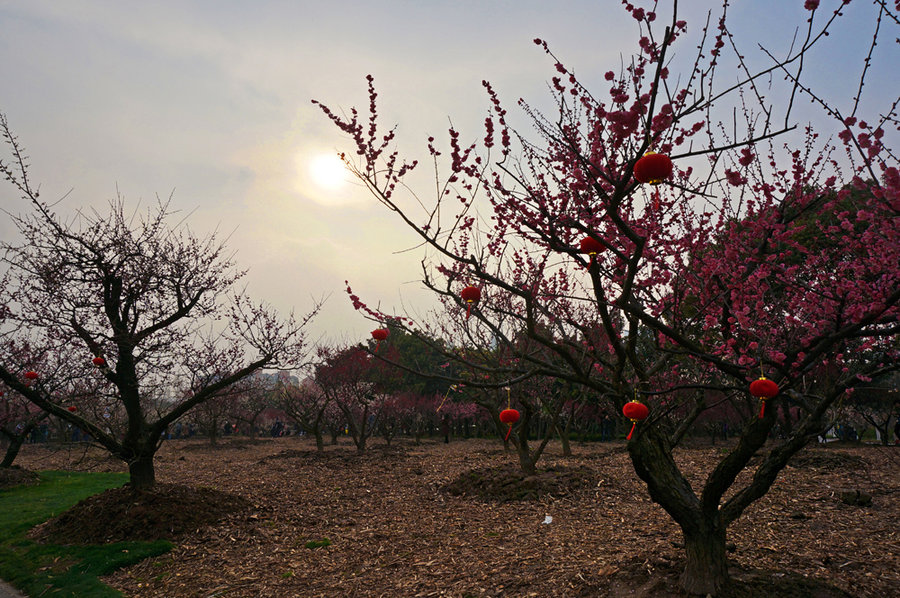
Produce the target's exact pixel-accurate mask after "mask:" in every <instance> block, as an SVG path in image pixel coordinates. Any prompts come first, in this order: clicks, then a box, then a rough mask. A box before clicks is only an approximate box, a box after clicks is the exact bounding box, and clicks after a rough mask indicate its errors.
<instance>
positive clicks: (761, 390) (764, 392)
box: [750, 376, 778, 419]
mask: <svg viewBox="0 0 900 598" xmlns="http://www.w3.org/2000/svg"><path fill="white" fill-rule="evenodd" d="M750 394H752V395H753V396H754V397H756V398H758V399H759V400H760V401H762V406H761V407H760V408H759V419H762V418H763V416H764V415H765V414H766V401H768V400H769V399H771V398H774V397H775V396H776V395H777V394H778V385H777V384H775V383H774V382H772V381H771V380H769V379H768V378H766V377H765V376H760V377H759V380H754V381H753V382H751V383H750Z"/></svg>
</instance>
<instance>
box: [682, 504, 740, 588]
mask: <svg viewBox="0 0 900 598" xmlns="http://www.w3.org/2000/svg"><path fill="white" fill-rule="evenodd" d="M716 519H719V518H718V517H716ZM682 531H683V533H684V549H685V556H686V559H685V566H684V573H682V574H681V587H682V588H684V590H685V591H686V592H687V593H688V594H697V595H700V596H719V595H720V594H721V593H722V592H723V591H724V590H725V589H726V588H727V587H728V586H729V585H730V583H731V578H730V577H729V575H728V560H727V558H726V556H725V526H724V525H722V524H721V522H718V521H717V522H715V523H710V522H703V523H702V524H701V525H699V526H697V528H696V529H691V528H682Z"/></svg>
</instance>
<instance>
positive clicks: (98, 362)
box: [91, 355, 106, 368]
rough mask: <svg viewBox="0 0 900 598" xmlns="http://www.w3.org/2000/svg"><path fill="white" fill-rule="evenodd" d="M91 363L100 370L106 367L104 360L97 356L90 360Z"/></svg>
mask: <svg viewBox="0 0 900 598" xmlns="http://www.w3.org/2000/svg"><path fill="white" fill-rule="evenodd" d="M91 363H93V364H94V365H95V366H97V367H98V368H102V367H103V366H105V365H106V360H105V359H103V358H102V357H100V356H99V355H98V356H97V357H95V358H93V359H92V360H91Z"/></svg>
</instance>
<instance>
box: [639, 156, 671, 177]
mask: <svg viewBox="0 0 900 598" xmlns="http://www.w3.org/2000/svg"><path fill="white" fill-rule="evenodd" d="M672 170H673V168H672V160H670V159H669V156H666V155H665V154H657V153H655V152H647V153H646V154H644V155H643V157H642V158H641V159H640V160H638V161H637V162H635V164H634V178H635V179H636V180H637V182H639V183H650V184H651V185H658V184H660V183H661V182H663V181H664V180H666V179H667V178H669V177H670V176H672Z"/></svg>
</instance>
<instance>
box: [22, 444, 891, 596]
mask: <svg viewBox="0 0 900 598" xmlns="http://www.w3.org/2000/svg"><path fill="white" fill-rule="evenodd" d="M396 442H397V441H395V444H396ZM548 450H549V455H548V456H547V457H546V458H545V459H544V460H542V461H541V463H540V465H541V466H542V467H543V470H544V471H543V472H542V473H540V474H539V475H537V476H532V477H530V478H524V479H523V478H522V477H521V476H520V475H518V474H517V471H516V468H515V463H516V460H515V457H514V455H513V454H507V453H504V451H503V450H502V446H501V445H500V444H499V442H498V441H482V440H469V441H458V442H453V443H451V444H449V445H444V444H441V443H436V442H435V443H425V444H423V445H421V446H415V445H413V444H412V443H411V442H409V443H401V444H400V445H399V446H397V447H392V448H387V447H384V446H379V445H377V444H376V445H375V446H373V447H372V448H371V450H370V452H369V453H368V454H365V455H361V456H360V455H357V454H356V453H355V450H354V449H353V448H352V447H351V446H350V445H349V444H346V443H345V444H341V445H339V446H334V447H328V448H327V450H326V452H325V453H324V454H318V453H316V452H315V450H314V446H313V445H312V443H310V442H308V441H306V440H304V439H297V438H282V439H277V440H269V439H267V440H261V441H259V442H256V443H253V442H248V441H246V440H243V439H232V440H230V441H229V442H228V443H222V444H220V446H219V447H217V448H215V449H210V448H209V447H208V446H207V445H205V444H204V443H203V442H202V441H175V442H169V443H167V444H166V445H165V446H164V447H163V449H162V450H161V452H160V454H159V456H158V459H157V479H158V480H159V481H160V482H161V483H162V490H163V492H162V493H161V496H158V497H155V498H150V497H145V499H144V502H141V503H138V502H137V499H136V498H135V497H133V496H131V495H129V494H128V493H126V492H121V491H120V492H119V494H115V493H113V494H110V495H107V496H106V497H103V498H100V499H96V501H95V502H94V503H90V502H88V503H86V504H85V505H82V506H81V507H80V508H81V509H83V513H82V514H78V513H79V511H75V512H73V513H70V514H69V515H68V516H67V517H68V518H67V519H66V518H63V520H61V523H60V525H62V524H63V523H64V524H65V525H66V526H68V527H66V528H64V529H65V530H66V531H65V532H64V533H65V534H66V536H65V537H68V538H70V541H73V540H71V539H72V538H75V537H79V538H81V537H83V539H89V540H90V541H97V540H100V539H112V538H113V536H115V535H116V534H114V533H112V531H111V530H116V529H118V530H120V532H121V533H122V534H124V535H126V536H127V537H129V538H131V539H134V538H136V537H138V536H140V535H141V534H140V533H139V532H141V530H143V531H146V532H148V533H146V534H143V535H144V536H145V537H158V536H159V535H162V536H165V537H171V538H174V541H175V543H176V548H175V549H174V550H173V551H171V552H170V553H167V554H165V555H162V556H160V557H157V558H155V559H150V560H148V561H145V562H143V563H140V564H138V565H136V566H134V567H131V568H129V569H126V570H122V571H119V572H117V573H115V574H114V575H112V576H110V577H109V578H108V579H106V580H105V581H106V582H107V583H109V584H110V585H112V586H114V587H116V588H118V589H120V590H122V591H123V592H124V593H125V594H126V595H129V596H160V597H162V596H165V597H167V598H175V597H181V596H185V597H186V596H192V597H193V596H202V597H209V598H212V597H214V596H228V597H263V596H266V597H285V596H391V597H399V596H404V597H405V596H410V597H412V596H456V597H465V596H469V597H476V596H539V597H544V596H573V597H574V596H585V597H587V596H612V597H619V596H645V597H650V598H664V597H670V596H678V595H679V593H678V592H677V590H676V589H675V586H676V584H677V577H678V574H679V573H680V567H681V560H682V551H683V548H682V547H681V544H680V542H681V534H680V532H679V530H678V528H677V526H676V525H675V524H674V523H673V522H672V521H671V519H669V517H668V516H667V515H666V514H665V513H664V512H663V511H662V509H661V508H660V507H658V506H657V505H655V504H654V503H652V502H651V501H650V500H649V498H648V497H647V494H646V490H645V488H644V487H643V486H642V484H641V482H640V480H638V479H637V477H636V476H635V474H634V472H633V470H632V468H631V466H630V462H629V460H628V457H627V454H626V453H625V450H624V445H623V444H621V443H605V444H588V445H583V446H582V445H578V444H575V445H573V450H574V453H575V455H574V457H572V458H562V457H560V456H559V454H560V450H559V446H558V445H557V446H553V445H551V447H550V448H549V449H548ZM723 450H725V449H724V447H723V446H722V445H721V444H720V445H719V446H717V447H708V446H704V447H698V448H691V449H684V450H681V451H679V452H678V454H677V457H678V460H679V462H680V464H681V465H682V467H683V468H684V469H685V471H687V472H689V475H690V476H692V478H693V479H694V480H697V481H699V480H701V479H703V478H704V477H705V475H706V473H707V472H708V470H709V466H710V463H711V462H712V460H713V459H714V458H717V457H719V456H720V455H721V451H723ZM18 463H19V464H20V465H22V466H23V467H25V468H27V469H51V468H73V469H82V470H85V469H87V470H91V469H93V470H116V469H120V468H121V465H120V464H119V463H116V462H115V461H114V460H112V459H109V458H107V457H105V456H104V455H103V454H102V453H99V452H96V453H95V452H92V451H85V450H84V449H79V448H73V447H69V448H67V449H66V450H65V451H62V452H51V451H49V450H47V449H45V448H43V447H34V446H27V447H25V449H24V452H23V454H22V455H21V456H20V458H19V461H18ZM746 475H750V473H747V474H746ZM172 485H175V486H172ZM176 486H188V487H189V488H190V489H192V490H191V491H189V492H188V491H185V490H184V489H179V488H177V487H176ZM846 490H852V491H854V492H855V491H856V490H859V491H861V492H860V494H859V495H858V496H865V495H868V496H871V504H870V505H869V506H859V505H855V504H847V503H846V502H844V501H842V500H841V499H842V497H843V498H845V499H846V498H847V496H848V493H847V492H844V491H846ZM898 491H900V449H897V448H893V447H833V446H830V447H828V448H820V447H811V448H809V449H806V450H805V451H804V452H803V453H801V454H800V455H798V456H797V458H796V459H795V460H794V462H793V463H792V465H791V466H789V467H788V468H787V469H786V470H785V471H784V472H783V473H782V475H781V476H780V477H779V479H778V481H777V482H776V484H775V487H774V488H773V489H772V491H771V492H770V493H769V494H768V495H767V496H766V497H764V498H763V499H762V500H760V501H758V502H757V503H756V504H754V505H753V506H752V507H750V509H748V511H747V512H746V514H745V516H744V517H743V518H742V519H741V520H739V521H738V522H737V523H736V524H734V525H733V526H732V528H731V529H730V532H729V537H728V540H729V542H731V543H733V544H734V546H733V550H732V552H731V553H730V555H729V556H730V558H731V559H732V561H733V564H734V570H733V575H734V578H735V579H736V580H737V581H738V583H737V585H736V588H737V595H738V596H797V597H800V596H809V597H815V598H837V597H847V596H853V597H863V598H866V597H871V598H875V597H878V598H881V597H884V596H898V595H900V523H898V522H900V500H898V499H900V494H898ZM223 493H224V494H223ZM851 494H852V493H851ZM234 497H239V498H234ZM242 499H243V500H242ZM117 505H118V506H117ZM123 505H124V506H123ZM115 509H118V510H115ZM135 512H137V515H138V516H137V517H133V516H134V515H135ZM166 514H168V515H169V516H164V515H166ZM176 514H178V518H176V517H174V516H175V515H176ZM187 514H191V517H188V516H187ZM192 517H195V518H192ZM211 520H215V521H218V522H217V523H215V522H213V523H210V521H211ZM129 521H130V522H129ZM54 525H56V524H50V525H47V526H44V527H43V528H42V529H40V530H38V531H37V532H36V533H38V534H44V535H47V534H52V533H54V530H53V527H54ZM79 530H81V531H79ZM160 530H162V531H160ZM57 531H58V530H57ZM79 534H80V535H79Z"/></svg>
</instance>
